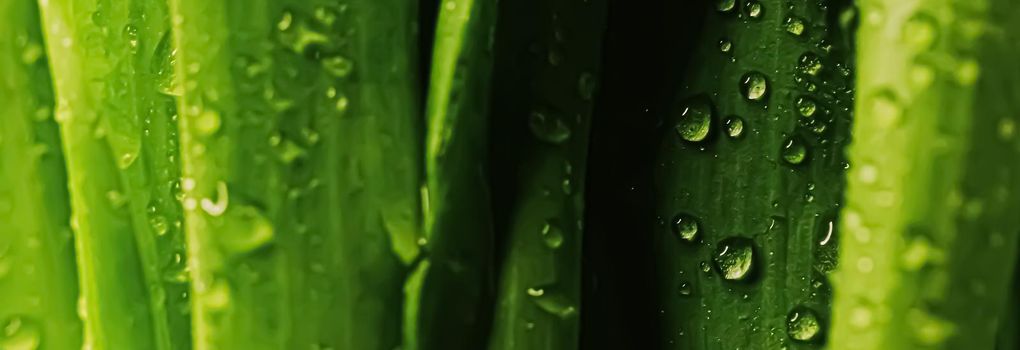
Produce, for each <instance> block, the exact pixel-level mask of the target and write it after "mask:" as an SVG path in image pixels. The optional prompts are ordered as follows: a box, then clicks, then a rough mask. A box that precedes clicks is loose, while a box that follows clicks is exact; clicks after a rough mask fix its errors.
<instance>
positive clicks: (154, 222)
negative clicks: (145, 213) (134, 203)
mask: <svg viewBox="0 0 1020 350" xmlns="http://www.w3.org/2000/svg"><path fill="white" fill-rule="evenodd" d="M149 225H150V226H152V231H153V232H155V233H156V235H157V236H162V235H165V234H166V233H167V231H168V230H169V229H170V227H169V226H168V224H167V220H166V217H164V216H162V215H158V214H157V215H152V216H151V217H149Z"/></svg>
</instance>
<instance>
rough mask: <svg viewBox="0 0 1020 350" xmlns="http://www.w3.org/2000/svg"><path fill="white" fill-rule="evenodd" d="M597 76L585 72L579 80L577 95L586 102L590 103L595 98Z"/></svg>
mask: <svg viewBox="0 0 1020 350" xmlns="http://www.w3.org/2000/svg"><path fill="white" fill-rule="evenodd" d="M595 87H596V84H595V76H594V75H592V74H591V73H588V72H584V73H581V76H579V77H578V78H577V94H578V95H580V96H581V98H583V99H584V100H586V101H590V100H591V99H592V97H594V96H595Z"/></svg>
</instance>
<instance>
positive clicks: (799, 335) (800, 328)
mask: <svg viewBox="0 0 1020 350" xmlns="http://www.w3.org/2000/svg"><path fill="white" fill-rule="evenodd" d="M822 332H823V330H822V324H821V321H819V319H818V314H816V313H815V311H814V310H812V309H811V308H808V307H807V306H803V305H801V306H797V307H794V308H793V310H790V313H789V314H788V315H787V316H786V335H788V336H789V337H790V339H793V340H795V341H798V342H811V341H814V340H816V339H819V336H820V335H821V333H822Z"/></svg>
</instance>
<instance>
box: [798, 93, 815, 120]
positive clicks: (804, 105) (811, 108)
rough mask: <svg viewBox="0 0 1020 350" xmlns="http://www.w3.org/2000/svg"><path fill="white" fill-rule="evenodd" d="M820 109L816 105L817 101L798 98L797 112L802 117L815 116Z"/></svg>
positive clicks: (802, 97)
mask: <svg viewBox="0 0 1020 350" xmlns="http://www.w3.org/2000/svg"><path fill="white" fill-rule="evenodd" d="M817 108H818V106H817V104H815V100H813V99H811V98H810V97H807V96H801V97H798V98H797V112H798V113H800V116H802V117H805V118H809V117H811V116H813V115H815V110H816V109H817Z"/></svg>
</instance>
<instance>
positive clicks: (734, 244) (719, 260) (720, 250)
mask: <svg viewBox="0 0 1020 350" xmlns="http://www.w3.org/2000/svg"><path fill="white" fill-rule="evenodd" d="M712 262H713V263H715V268H716V270H717V271H718V272H719V274H720V275H722V277H723V278H724V279H727V280H730V281H739V280H743V279H746V278H747V277H748V276H749V275H750V274H751V272H752V269H753V268H754V247H753V243H751V240H750V239H747V238H743V237H729V238H726V239H723V240H722V241H720V242H719V244H718V246H717V247H716V249H715V254H714V255H713V256H712Z"/></svg>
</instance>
